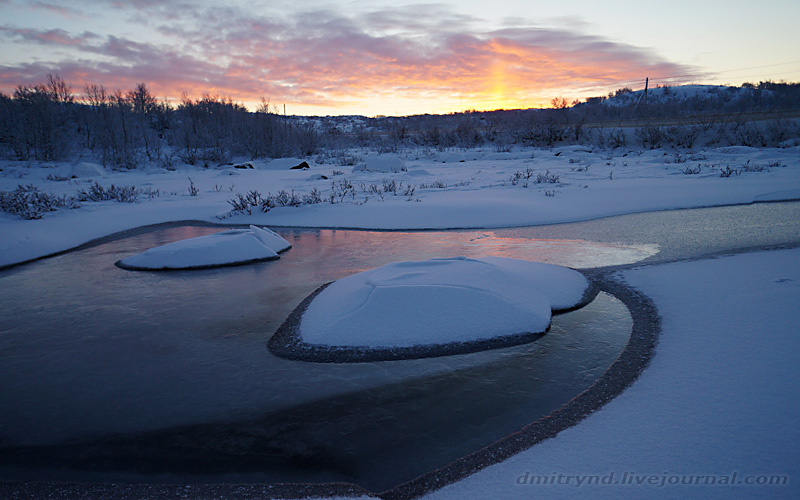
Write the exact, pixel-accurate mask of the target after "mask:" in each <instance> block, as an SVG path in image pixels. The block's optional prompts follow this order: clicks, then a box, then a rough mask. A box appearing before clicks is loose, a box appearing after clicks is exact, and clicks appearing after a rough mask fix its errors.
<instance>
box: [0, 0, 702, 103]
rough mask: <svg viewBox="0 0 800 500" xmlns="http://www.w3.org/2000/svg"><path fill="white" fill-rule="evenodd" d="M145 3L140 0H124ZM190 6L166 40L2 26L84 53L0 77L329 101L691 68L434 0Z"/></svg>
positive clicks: (515, 87)
mask: <svg viewBox="0 0 800 500" xmlns="http://www.w3.org/2000/svg"><path fill="white" fill-rule="evenodd" d="M178 1H179V0H178ZM153 5H154V4H153V2H151V1H150V0H138V1H137V3H136V4H135V5H134V6H132V7H129V8H133V9H145V8H148V7H152V6H153ZM187 16H188V17H189V18H191V19H192V20H193V23H192V24H188V23H186V22H185V19H184V22H181V23H180V24H177V23H172V22H171V21H169V20H167V21H164V22H162V24H161V25H159V26H158V27H157V29H158V30H159V32H160V33H161V34H165V35H168V36H172V37H174V38H175V39H176V43H175V44H173V45H170V46H163V45H156V44H152V43H147V42H141V41H133V40H129V39H125V38H122V37H117V36H106V37H99V36H97V35H94V34H92V33H88V32H85V33H83V34H82V35H78V36H72V35H70V34H69V33H67V32H65V31H63V30H46V31H36V30H31V29H27V30H24V29H11V28H0V36H5V37H6V38H12V39H16V40H20V41H28V42H31V41H33V42H36V43H40V44H48V45H52V46H68V47H72V48H74V49H76V50H79V51H80V53H81V57H80V58H79V59H77V60H69V61H67V60H60V61H59V60H57V61H52V62H48V63H44V62H37V63H29V64H22V65H17V66H14V67H8V66H6V67H0V88H4V89H6V91H7V89H9V88H13V86H15V85H17V84H20V83H31V82H38V81H42V80H43V79H44V78H45V77H46V75H47V74H48V73H58V74H60V75H61V76H62V77H64V78H65V79H66V80H67V81H69V82H71V83H72V84H73V85H76V86H82V85H83V84H85V83H98V84H103V85H105V86H106V87H108V88H112V89H116V88H121V89H127V88H132V87H133V86H134V85H135V84H136V83H138V82H146V83H147V84H148V86H149V87H150V88H151V89H152V90H153V91H154V92H155V93H157V94H158V95H163V96H170V97H177V96H179V95H180V93H181V92H182V91H186V92H187V93H189V94H190V95H192V96H195V97H196V96H199V95H201V94H202V93H203V92H209V93H212V94H213V93H217V94H220V95H224V96H229V97H231V98H233V99H235V100H242V101H249V102H253V101H257V100H258V99H259V98H260V97H262V96H263V97H266V98H268V99H272V101H273V102H276V101H279V102H292V103H295V104H307V105H328V106H336V105H338V104H341V103H343V102H348V103H352V102H354V101H359V100H368V99H375V98H386V99H389V98H391V99H404V98H407V99H416V98H419V97H420V96H426V97H428V98H432V99H437V98H441V97H442V96H448V97H451V96H454V95H455V96H463V97H465V98H467V97H468V98H471V99H482V98H486V99H489V98H498V96H500V97H502V96H505V98H506V99H507V100H509V101H510V100H512V99H516V100H524V99H526V98H527V99H532V98H533V96H537V95H539V96H542V98H543V99H546V100H549V98H550V97H553V96H555V95H567V96H569V95H570V94H571V93H579V92H584V93H585V92H586V90H585V89H587V88H592V89H594V88H597V89H604V88H605V87H608V86H612V87H613V86H614V85H615V84H617V83H619V82H628V81H631V80H640V79H643V78H644V77H645V76H650V77H651V78H666V77H671V76H673V75H685V74H687V73H693V72H695V70H694V68H691V67H688V66H685V65H681V64H675V63H672V62H669V61H666V60H664V59H663V58H660V57H658V56H657V55H656V54H655V53H653V52H652V51H650V50H646V49H642V48H638V47H634V46H630V45H625V44H619V43H615V42H611V41H609V40H605V39H602V38H600V37H597V36H592V35H587V34H585V33H583V32H581V31H580V30H571V29H565V28H561V29H555V28H542V27H536V26H533V27H525V26H519V25H517V26H514V27H509V28H504V29H497V30H488V31H486V30H484V31H481V30H480V29H478V28H479V26H478V25H479V23H478V21H477V20H475V19H472V18H469V17H466V16H460V15H457V14H453V13H452V12H449V11H446V10H444V8H442V7H437V6H435V5H434V6H417V7H408V8H402V9H400V8H397V9H387V10H383V11H378V12H372V13H367V14H363V15H355V16H344V15H341V14H338V13H336V12H333V11H326V10H321V11H315V12H305V13H295V14H294V15H292V16H289V17H283V18H281V17H277V16H266V15H265V16H261V17H259V16H254V15H252V14H251V13H249V12H244V11H240V10H236V9H232V8H229V7H224V8H212V9H206V10H200V9H196V10H195V11H193V12H192V13H190V14H187ZM448 16H449V17H448ZM97 56H103V57H102V58H98V57H97ZM673 83H680V79H676V81H674V82H673ZM526 96H527V97H526Z"/></svg>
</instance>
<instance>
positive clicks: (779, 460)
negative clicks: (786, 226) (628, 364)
mask: <svg viewBox="0 0 800 500" xmlns="http://www.w3.org/2000/svg"><path fill="white" fill-rule="evenodd" d="M623 278H624V279H625V281H627V282H628V283H629V284H631V285H633V286H635V287H637V288H639V289H640V290H642V291H643V292H644V293H646V294H647V295H648V296H650V297H651V298H652V299H653V300H654V302H655V304H656V306H657V307H658V310H659V312H660V314H661V316H662V333H661V335H660V339H659V343H658V346H657V348H656V354H655V357H654V358H653V360H652V361H651V364H650V366H649V367H648V368H647V369H646V370H645V371H644V372H643V373H642V375H641V377H640V378H639V379H638V380H637V381H636V382H635V383H634V384H633V385H632V386H631V387H629V388H628V389H627V390H626V391H625V392H624V393H623V394H621V395H620V396H618V397H617V398H616V399H614V400H613V401H611V402H609V403H608V405H606V406H605V407H603V408H602V409H601V410H600V411H597V412H595V413H594V414H592V415H591V416H590V417H588V418H586V419H585V420H584V421H582V422H580V423H579V424H578V425H576V426H575V427H572V428H570V429H567V430H565V431H563V432H561V433H560V434H559V435H558V436H556V437H555V438H553V439H549V440H547V441H544V442H542V443H540V444H539V445H537V446H535V447H534V448H531V449H530V450H528V451H525V452H523V453H520V454H518V455H516V456H514V457H512V458H510V459H509V460H506V461H505V462H502V463H500V464H497V465H494V466H491V467H487V468H486V469H483V470H482V471H479V472H477V473H475V474H473V475H471V476H469V477H467V478H466V479H464V480H462V481H458V482H456V483H455V484H452V485H450V486H447V487H445V488H442V489H441V490H438V491H434V492H432V493H430V494H428V495H426V496H425V497H423V498H425V499H430V500H433V499H439V500H454V499H458V500H466V499H473V498H474V499H479V498H481V499H482V498H504V499H509V500H513V499H520V500H521V499H529V498H532V497H543V498H554V499H555V498H564V499H569V498H577V497H581V498H613V499H627V498H631V499H633V498H675V499H683V498H719V499H745V498H747V499H751V498H765V499H766V498H797V497H798V495H799V494H800V483H798V481H797V480H796V478H797V477H798V474H800V448H798V447H797V445H796V443H797V442H798V441H799V440H800V429H799V428H798V426H797V422H798V420H800V406H798V405H797V397H796V396H797V394H798V390H800V372H798V370H797V354H796V353H797V352H798V351H800V336H798V335H797V334H796V332H797V320H798V313H797V303H798V301H800V286H798V283H800V250H799V249H793V250H786V251H772V252H760V253H754V254H746V255H738V256H733V257H725V258H719V259H712V260H702V261H694V262H681V263H676V264H668V265H662V266H649V267H644V268H641V269H636V270H631V271H626V272H624V274H623ZM567 477H569V479H567ZM590 477H591V478H592V479H589V478H590ZM650 478H653V479H650ZM601 480H603V481H602V482H601ZM769 481H772V482H771V483H770V482H769ZM687 483H688V484H687Z"/></svg>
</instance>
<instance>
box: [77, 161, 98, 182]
mask: <svg viewBox="0 0 800 500" xmlns="http://www.w3.org/2000/svg"><path fill="white" fill-rule="evenodd" d="M70 176H72V177H78V178H80V179H84V178H87V177H105V176H106V171H105V169H104V168H103V166H102V165H98V164H97V163H89V162H85V161H84V162H81V163H78V164H77V165H73V166H72V169H71V171H70Z"/></svg>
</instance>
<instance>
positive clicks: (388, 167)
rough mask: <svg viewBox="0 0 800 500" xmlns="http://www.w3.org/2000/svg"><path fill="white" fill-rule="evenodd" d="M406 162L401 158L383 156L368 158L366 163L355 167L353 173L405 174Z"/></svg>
mask: <svg viewBox="0 0 800 500" xmlns="http://www.w3.org/2000/svg"><path fill="white" fill-rule="evenodd" d="M407 170H408V168H406V164H405V162H404V161H403V160H402V159H401V158H400V157H399V156H381V157H378V158H367V160H366V162H365V163H362V164H360V165H356V166H355V167H353V172H359V171H366V172H383V173H397V172H405V171H407Z"/></svg>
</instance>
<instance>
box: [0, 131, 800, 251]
mask: <svg viewBox="0 0 800 500" xmlns="http://www.w3.org/2000/svg"><path fill="white" fill-rule="evenodd" d="M372 155H373V156H374V154H372ZM362 158H363V160H364V163H363V165H366V166H369V165H370V164H375V165H381V164H383V163H381V162H378V163H370V161H369V160H370V158H372V157H371V156H370V155H369V154H365V156H363V157H362ZM298 160H299V159H298ZM401 160H402V163H401V164H402V165H404V168H405V170H400V171H398V172H393V171H384V172H381V171H376V170H363V168H362V165H356V166H353V167H341V166H337V165H333V164H326V163H321V164H318V163H315V162H313V161H311V162H310V165H311V168H309V169H308V170H301V169H297V170H292V169H289V168H288V166H287V165H288V164H289V163H292V162H288V163H287V162H286V161H285V160H276V161H274V162H272V163H269V162H266V161H254V162H250V163H251V164H252V166H253V167H254V168H252V169H250V168H234V167H233V166H221V167H218V168H208V169H204V168H200V167H196V166H188V165H185V166H183V167H179V168H178V170H175V171H165V170H163V169H157V168H153V169H143V170H131V171H118V172H113V171H107V170H103V169H101V168H100V167H99V166H98V167H96V168H89V166H87V165H86V164H81V165H80V168H78V167H77V166H75V165H71V164H67V163H64V164H52V163H48V164H41V165H39V164H36V165H34V164H29V163H23V162H6V163H4V164H3V166H2V172H0V190H2V191H6V192H11V191H13V190H15V189H17V186H18V185H24V186H34V187H36V188H38V189H39V190H40V191H41V192H46V193H52V194H53V195H57V196H74V195H75V194H76V193H77V192H79V191H91V187H92V186H93V185H95V183H98V184H99V185H100V186H101V187H103V188H109V187H110V186H111V185H115V186H118V187H119V186H133V187H135V188H137V189H139V190H140V192H139V194H138V200H137V201H136V202H134V203H119V202H117V201H99V202H94V201H84V202H81V203H80V204H81V206H80V207H79V208H75V209H67V208H60V209H58V210H57V211H54V212H46V213H43V214H42V218H41V219H39V220H23V219H22V218H21V217H20V216H18V215H11V214H8V213H0V232H1V233H2V235H3V238H2V242H0V266H7V265H12V264H15V263H19V262H24V261H26V260H30V259H34V258H38V257H42V256H45V255H50V254H53V253H56V252H60V251H64V250H67V249H70V248H73V247H75V246H78V245H81V244H83V243H86V242H88V241H91V240H93V239H96V238H100V237H103V236H107V235H109V234H113V233H116V232H119V231H125V230H128V229H133V228H136V227H139V226H143V225H148V224H157V223H162V222H170V221H179V220H202V221H208V222H215V223H223V224H243V225H248V224H259V225H267V226H288V227H335V228H361V229H368V228H370V229H433V228H438V229H444V228H493V227H510V226H528V225H538V224H550V223H558V222H570V221H576V220H587V219H594V218H598V217H604V216H610V215H618V214H625V213H634V212H645V211H652V210H664V209H676V208H691V207H704V206H717V205H730V204H742V203H752V202H755V201H770V200H788V199H798V198H800V147H794V148H786V149H754V148H746V147H729V148H718V149H713V150H708V151H698V152H695V153H686V152H665V151H663V150H652V151H650V150H622V149H618V150H590V149H589V148H586V147H581V146H569V147H561V148H555V149H546V150H543V149H524V150H523V149H520V150H517V151H515V152H513V153H495V152H491V151H488V150H486V151H482V150H471V151H468V152H444V153H438V152H436V151H432V150H411V151H407V152H406V153H405V154H403V155H402V158H401ZM273 167H274V168H273ZM278 167H280V168H278ZM376 168H377V167H376ZM381 170H389V169H381ZM726 174H727V175H728V176H724V175H726ZM73 175H76V176H77V177H74V178H73V177H72V176H73ZM252 191H256V192H258V193H259V194H260V195H261V196H262V198H265V197H267V196H268V195H269V194H272V195H273V196H275V195H278V194H279V193H281V192H283V193H286V195H287V196H288V200H287V199H278V202H277V205H278V206H276V207H275V208H272V209H271V210H269V211H268V212H266V213H265V212H263V211H262V210H261V208H259V207H253V208H252V209H251V210H250V212H251V213H250V214H248V213H246V212H242V213H234V214H232V213H231V209H232V206H231V204H229V201H230V200H236V199H237V195H238V194H241V195H243V196H245V195H247V194H248V193H250V192H252ZM192 193H194V195H192ZM292 194H294V195H295V201H297V202H298V203H300V205H299V206H280V203H281V202H286V203H289V204H291V203H292V201H291V197H292ZM303 199H304V200H305V201H303Z"/></svg>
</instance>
